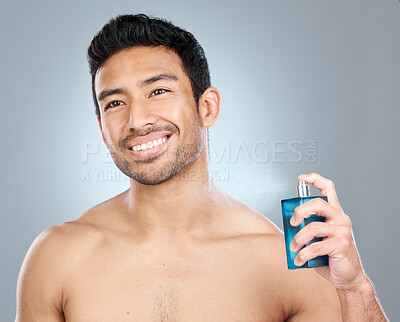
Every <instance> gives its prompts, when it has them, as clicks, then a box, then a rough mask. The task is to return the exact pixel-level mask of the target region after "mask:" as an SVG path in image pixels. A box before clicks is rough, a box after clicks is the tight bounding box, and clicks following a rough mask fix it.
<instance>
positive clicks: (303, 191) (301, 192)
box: [297, 181, 310, 197]
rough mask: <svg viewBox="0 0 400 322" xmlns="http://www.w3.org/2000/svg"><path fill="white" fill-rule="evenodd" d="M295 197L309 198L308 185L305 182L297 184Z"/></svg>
mask: <svg viewBox="0 0 400 322" xmlns="http://www.w3.org/2000/svg"><path fill="white" fill-rule="evenodd" d="M297 196H298V197H309V196H310V185H309V184H308V183H307V182H305V181H298V182H297Z"/></svg>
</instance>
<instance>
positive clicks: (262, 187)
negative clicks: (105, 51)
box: [0, 0, 400, 321]
mask: <svg viewBox="0 0 400 322" xmlns="http://www.w3.org/2000/svg"><path fill="white" fill-rule="evenodd" d="M139 12H143V13H147V14H150V15H154V16H160V17H164V18H167V19H169V20H171V21H172V22H173V23H175V24H177V25H178V26H181V27H183V28H185V29H187V30H189V31H191V32H192V33H193V34H194V35H195V36H196V38H197V39H198V40H199V42H200V43H201V44H202V46H203V47H204V49H205V52H206V55H207V57H208V60H209V65H210V69H211V77H212V84H213V86H216V87H217V88H218V89H219V90H220V91H221V94H222V111H221V114H220V118H219V120H218V122H217V124H216V125H215V126H214V127H213V128H212V129H211V131H210V145H211V149H212V153H211V163H212V169H213V175H214V176H215V181H216V182H217V184H218V185H220V186H221V187H222V188H223V189H224V190H226V191H227V192H228V193H230V194H232V195H233V196H234V197H236V198H238V199H240V200H242V201H243V202H245V203H247V204H248V205H249V206H251V207H253V208H254V209H256V210H258V211H259V212H261V213H262V214H263V215H264V216H266V217H267V218H269V219H270V220H272V221H273V222H274V223H275V224H276V225H277V226H278V227H279V228H281V229H282V219H281V210H280V200H281V199H283V198H287V197H293V196H294V195H295V189H294V187H295V183H296V177H297V175H298V174H300V173H307V172H311V171H313V172H317V173H320V174H321V175H323V176H325V177H328V178H330V179H332V180H333V181H334V182H335V184H336V189H337V193H338V197H339V200H340V202H341V204H342V207H343V209H344V210H345V212H346V213H347V214H348V215H349V216H350V217H351V219H352V223H353V231H354V235H355V238H356V242H357V246H358V250H359V253H360V256H361V259H362V263H363V265H364V268H365V271H366V273H367V274H368V276H369V277H370V279H371V280H372V281H373V283H374V285H375V290H376V292H377V295H378V297H379V298H380V300H381V302H382V305H383V308H384V309H385V311H386V313H387V315H388V317H389V318H391V319H392V320H395V319H396V318H397V317H398V308H397V307H396V305H397V306H398V303H399V296H398V293H397V290H398V289H399V288H400V285H399V278H398V271H399V269H400V261H399V250H398V246H399V244H400V243H399V241H400V238H399V235H398V234H397V232H398V227H399V225H398V220H399V210H398V209H399V207H398V206H397V201H398V199H399V198H398V194H399V192H398V186H399V179H400V178H399V170H398V158H399V151H398V147H399V144H398V139H399V137H400V136H399V134H400V133H399V132H400V131H399V126H398V120H399V116H400V115H399V114H400V113H399V110H398V108H399V104H400V82H399V76H400V37H399V31H400V19H399V15H400V2H399V1H397V0H376V1H373V0H368V1H367V0H352V1H347V0H346V1H321V0H315V1H298V0H296V1H295V0H293V1H282V0H279V1H278V0H276V1H241V2H238V1H230V2H228V1H216V2H214V1H210V0H206V1H198V2H196V3H190V4H188V3H187V2H186V1H152V2H149V3H147V2H145V1H133V0H130V1H122V0H117V1H112V2H111V1H50V0H47V1H27V0H26V1H11V0H8V1H4V0H2V1H1V2H0V33H1V52H0V55H1V56H0V57H1V59H0V64H1V75H0V91H1V92H0V94H1V140H2V141H1V142H2V148H3V149H2V157H1V176H2V179H3V184H2V187H1V197H0V198H1V203H0V204H1V233H0V245H1V246H0V247H1V248H0V250H1V254H0V256H1V261H2V264H1V287H0V312H1V313H0V314H1V317H0V319H1V321H10V320H12V319H13V318H14V316H15V288H16V283H17V277H18V272H19V269H20V266H21V264H22V261H23V259H24V256H25V254H26V252H27V250H28V248H29V246H30V244H31V243H32V241H33V240H34V238H35V237H36V236H37V235H38V234H39V233H40V232H41V231H43V230H44V229H45V228H47V227H49V226H52V225H57V224H60V223H62V222H64V221H70V220H73V219H74V218H76V217H78V216H79V215H80V214H81V213H82V212H83V211H85V210H86V209H88V208H90V207H92V206H94V205H96V204H97V203H99V202H101V201H103V200H105V199H108V198H110V197H112V196H114V195H116V194H118V193H120V192H122V191H124V190H125V189H126V188H127V187H128V181H127V180H125V179H124V177H123V176H122V175H121V176H120V177H118V176H117V175H116V174H118V170H117V169H116V167H115V166H114V165H113V163H112V161H111V158H110V157H109V156H108V155H107V151H106V149H105V147H103V143H102V140H101V136H100V131H99V129H98V124H97V121H96V119H95V114H94V107H93V102H92V98H91V89H90V77H89V72H88V66H87V62H86V49H87V46H88V45H89V43H90V41H91V39H92V37H93V36H94V34H95V33H96V32H97V31H98V30H99V29H100V28H101V27H102V26H103V25H104V24H105V23H106V22H107V21H108V20H109V19H110V18H112V17H114V16H115V15H117V14H122V13H139ZM306 140H313V141H315V143H316V146H315V147H314V148H312V149H311V151H309V149H308V148H307V143H306V142H307V141H306ZM293 147H295V150H297V151H298V152H297V153H296V152H293V151H292V150H293ZM88 148H90V149H91V150H90V151H91V153H90V154H88V153H86V152H85V151H87V150H85V149H88ZM228 148H229V151H228ZM291 148H292V150H291ZM96 149H97V150H96ZM254 149H256V152H254ZM307 149H308V150H307ZM227 151H228V152H229V153H228V152H227ZM246 151H247V152H246ZM280 151H281V152H280ZM308 153H315V154H316V160H310V159H308V158H307V155H308ZM96 172H97V173H98V174H99V175H98V176H97V177H96ZM314 193H315V191H314ZM266 251H268V250H267V249H266ZM266 273H267V272H266Z"/></svg>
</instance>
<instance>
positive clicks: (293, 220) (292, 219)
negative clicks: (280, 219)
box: [290, 216, 296, 226]
mask: <svg viewBox="0 0 400 322" xmlns="http://www.w3.org/2000/svg"><path fill="white" fill-rule="evenodd" d="M290 223H291V224H292V226H293V225H294V224H296V219H294V217H293V216H292V218H290Z"/></svg>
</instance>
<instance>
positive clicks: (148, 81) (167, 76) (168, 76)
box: [138, 73, 178, 87]
mask: <svg viewBox="0 0 400 322" xmlns="http://www.w3.org/2000/svg"><path fill="white" fill-rule="evenodd" d="M161 79H165V80H172V81H177V80H178V77H176V76H175V75H172V74H166V73H161V74H157V75H154V76H151V77H149V78H147V79H145V80H142V81H139V83H138V85H139V86H140V87H143V86H146V85H149V84H152V83H154V82H157V81H159V80H161Z"/></svg>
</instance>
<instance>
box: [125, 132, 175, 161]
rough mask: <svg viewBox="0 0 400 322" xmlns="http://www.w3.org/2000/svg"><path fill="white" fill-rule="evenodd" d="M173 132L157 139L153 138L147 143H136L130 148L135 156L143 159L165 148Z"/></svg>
mask: <svg viewBox="0 0 400 322" xmlns="http://www.w3.org/2000/svg"><path fill="white" fill-rule="evenodd" d="M171 136H172V134H168V135H164V136H162V137H159V138H158V139H157V140H151V141H148V142H146V143H142V144H138V145H134V146H132V147H131V148H129V149H128V151H129V152H130V154H132V155H133V156H134V157H136V158H139V159H143V158H148V157H151V156H154V155H155V154H157V153H158V152H159V151H161V150H163V149H164V147H165V146H166V143H167V142H168V140H169V138H170V137H171Z"/></svg>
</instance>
